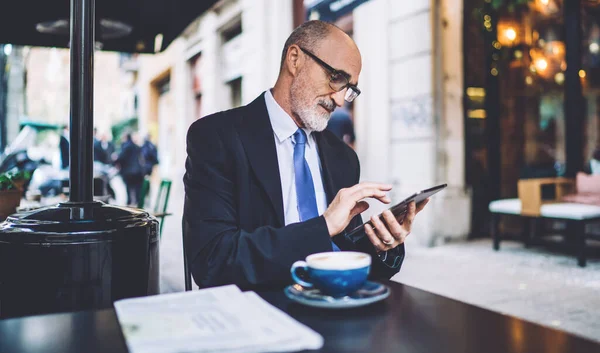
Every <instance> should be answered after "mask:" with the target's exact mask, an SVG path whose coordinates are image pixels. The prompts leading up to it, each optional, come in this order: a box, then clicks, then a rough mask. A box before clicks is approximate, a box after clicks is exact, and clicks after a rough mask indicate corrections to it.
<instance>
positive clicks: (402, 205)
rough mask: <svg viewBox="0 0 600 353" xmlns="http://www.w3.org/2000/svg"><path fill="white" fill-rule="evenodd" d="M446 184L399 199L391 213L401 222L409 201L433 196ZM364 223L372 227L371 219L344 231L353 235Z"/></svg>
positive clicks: (419, 200)
mask: <svg viewBox="0 0 600 353" xmlns="http://www.w3.org/2000/svg"><path fill="white" fill-rule="evenodd" d="M446 186H448V184H441V185H437V186H434V187H432V188H429V189H425V190H421V191H419V192H416V193H414V194H412V195H411V196H409V197H407V198H405V199H404V200H402V201H400V202H399V203H398V204H396V205H395V206H393V207H391V208H390V209H389V210H390V211H392V214H393V215H394V216H396V219H398V220H399V222H400V223H402V217H403V216H404V215H405V214H406V212H407V210H408V204H409V203H411V202H413V201H414V202H415V203H417V204H419V203H421V202H423V201H425V199H427V198H429V197H431V196H433V195H434V194H437V193H438V192H440V191H441V190H443V189H444V188H446ZM379 219H381V220H382V221H383V223H385V221H384V219H383V215H381V214H380V215H379ZM366 224H368V225H370V226H371V227H373V225H372V224H371V221H368V222H365V223H363V224H362V225H360V226H358V227H356V228H354V229H352V230H351V231H350V232H348V233H346V236H352V235H354V234H355V233H356V232H358V231H360V230H362V229H364V227H365V225H366Z"/></svg>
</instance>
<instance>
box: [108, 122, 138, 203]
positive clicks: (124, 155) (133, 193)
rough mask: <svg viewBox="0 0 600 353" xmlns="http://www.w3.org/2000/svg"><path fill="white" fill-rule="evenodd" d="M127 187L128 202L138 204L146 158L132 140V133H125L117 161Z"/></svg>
mask: <svg viewBox="0 0 600 353" xmlns="http://www.w3.org/2000/svg"><path fill="white" fill-rule="evenodd" d="M115 164H117V165H118V166H119V168H120V170H121V171H120V173H121V177H122V178H123V182H125V186H126V187H127V204H128V205H130V206H137V204H138V201H139V199H140V193H141V190H142V184H143V182H144V167H143V166H144V159H143V156H142V150H141V148H140V146H138V145H136V144H135V143H134V142H133V140H132V135H131V133H126V134H124V135H123V138H122V144H121V153H120V154H119V156H118V157H117V160H116V161H115Z"/></svg>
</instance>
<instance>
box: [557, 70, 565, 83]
mask: <svg viewBox="0 0 600 353" xmlns="http://www.w3.org/2000/svg"><path fill="white" fill-rule="evenodd" d="M554 81H555V82H556V83H558V84H559V85H562V84H563V83H564V82H565V74H563V73H562V72H559V73H557V74H556V75H554Z"/></svg>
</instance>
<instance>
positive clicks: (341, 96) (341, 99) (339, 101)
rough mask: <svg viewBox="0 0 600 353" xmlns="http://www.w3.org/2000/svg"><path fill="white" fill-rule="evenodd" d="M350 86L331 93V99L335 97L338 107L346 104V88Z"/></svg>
mask: <svg viewBox="0 0 600 353" xmlns="http://www.w3.org/2000/svg"><path fill="white" fill-rule="evenodd" d="M347 89H348V88H344V89H343V90H341V91H339V92H335V93H333V94H332V95H331V99H333V101H334V102H335V105H337V106H338V107H341V106H342V105H344V100H345V99H344V98H345V97H346V90H347Z"/></svg>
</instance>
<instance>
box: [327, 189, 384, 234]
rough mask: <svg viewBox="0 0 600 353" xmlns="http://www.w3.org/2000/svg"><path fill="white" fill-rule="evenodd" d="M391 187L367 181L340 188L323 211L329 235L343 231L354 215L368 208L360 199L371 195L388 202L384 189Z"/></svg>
mask: <svg viewBox="0 0 600 353" xmlns="http://www.w3.org/2000/svg"><path fill="white" fill-rule="evenodd" d="M391 189H392V186H391V185H389V184H380V183H367V182H363V183H360V184H356V185H354V186H353V187H351V188H347V189H341V190H340V191H339V192H338V193H337V195H336V196H335V199H333V201H332V202H331V204H330V205H329V207H328V208H327V209H326V210H325V212H324V213H323V217H324V218H325V222H326V223H327V229H328V230H329V236H330V237H333V236H335V235H338V234H340V233H341V232H343V231H344V229H345V228H346V227H347V226H348V224H349V223H350V221H351V220H352V218H354V216H356V215H357V214H360V213H362V212H364V211H365V210H367V209H368V208H369V204H368V203H367V202H366V201H362V200H363V199H365V198H368V197H372V198H376V199H378V200H379V201H381V202H383V203H390V201H391V200H390V199H389V197H388V196H387V195H386V191H390V190H391Z"/></svg>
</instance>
